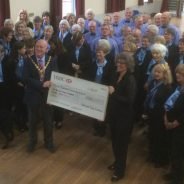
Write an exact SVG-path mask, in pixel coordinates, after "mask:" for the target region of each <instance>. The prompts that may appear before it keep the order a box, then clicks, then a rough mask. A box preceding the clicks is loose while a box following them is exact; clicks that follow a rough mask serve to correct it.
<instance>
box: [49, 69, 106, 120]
mask: <svg viewBox="0 0 184 184" xmlns="http://www.w3.org/2000/svg"><path fill="white" fill-rule="evenodd" d="M51 81H52V85H51V87H50V89H49V93H48V98H47V103H48V104H52V105H55V106H58V107H62V108H64V109H68V110H70V111H74V112H77V113H80V114H83V115H86V116H89V117H92V118H95V119H98V120H101V121H103V120H104V119H105V113H106V107H107V101H108V87H107V86H104V85H101V84H97V83H94V82H89V81H86V80H83V79H79V78H75V77H71V76H68V75H64V74H60V73H57V72H52V75H51Z"/></svg>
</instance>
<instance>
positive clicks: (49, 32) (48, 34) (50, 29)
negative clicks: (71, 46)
mask: <svg viewBox="0 0 184 184" xmlns="http://www.w3.org/2000/svg"><path fill="white" fill-rule="evenodd" d="M53 34H54V29H53V27H52V26H51V25H47V26H45V27H44V34H43V39H44V40H46V41H47V42H49V40H50V39H51V38H52V36H53Z"/></svg>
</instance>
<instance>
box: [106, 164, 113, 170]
mask: <svg viewBox="0 0 184 184" xmlns="http://www.w3.org/2000/svg"><path fill="white" fill-rule="evenodd" d="M107 169H109V170H110V171H113V170H114V169H115V164H114V163H113V164H111V165H109V166H108V167H107Z"/></svg>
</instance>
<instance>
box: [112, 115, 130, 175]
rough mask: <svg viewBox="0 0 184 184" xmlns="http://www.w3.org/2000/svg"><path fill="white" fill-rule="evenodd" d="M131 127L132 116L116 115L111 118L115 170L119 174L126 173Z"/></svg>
mask: <svg viewBox="0 0 184 184" xmlns="http://www.w3.org/2000/svg"><path fill="white" fill-rule="evenodd" d="M131 128H132V121H131V120H130V118H124V119H122V118H118V117H115V118H113V119H111V120H110V129H111V138H112V150H113V154H114V157H115V162H114V164H115V172H116V173H117V174H118V175H124V172H125V169H126V160H127V152H128V144H129V139H130V134H131Z"/></svg>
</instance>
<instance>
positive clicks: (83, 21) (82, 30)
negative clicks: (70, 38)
mask: <svg viewBox="0 0 184 184" xmlns="http://www.w3.org/2000/svg"><path fill="white" fill-rule="evenodd" d="M84 23H85V20H84V18H82V17H79V18H78V19H77V24H79V26H80V27H81V32H82V33H83V34H85V33H87V32H88V29H86V28H85V27H84Z"/></svg>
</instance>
